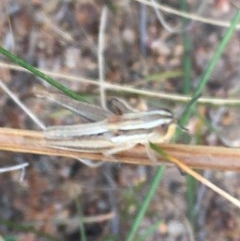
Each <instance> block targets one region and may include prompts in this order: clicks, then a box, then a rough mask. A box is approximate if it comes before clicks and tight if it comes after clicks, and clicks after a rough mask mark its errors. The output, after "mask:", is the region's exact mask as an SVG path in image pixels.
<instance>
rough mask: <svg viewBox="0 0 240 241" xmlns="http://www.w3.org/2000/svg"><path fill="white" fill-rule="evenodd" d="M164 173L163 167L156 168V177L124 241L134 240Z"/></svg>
mask: <svg viewBox="0 0 240 241" xmlns="http://www.w3.org/2000/svg"><path fill="white" fill-rule="evenodd" d="M164 171H165V165H163V166H161V167H159V168H158V170H157V173H156V175H155V176H154V178H153V181H152V184H151V186H150V189H149V191H148V193H147V194H146V197H145V199H144V201H143V204H142V205H140V207H141V208H140V209H139V211H138V214H137V216H136V218H135V220H134V222H133V225H132V228H131V230H130V232H129V234H128V237H127V239H126V241H133V240H134V237H135V235H136V233H137V230H138V228H139V226H140V224H141V222H142V220H143V217H144V215H145V213H146V211H147V209H148V206H149V204H150V202H151V200H152V198H153V196H154V195H155V193H156V191H157V189H158V187H159V183H160V181H161V179H162V177H163V174H164Z"/></svg>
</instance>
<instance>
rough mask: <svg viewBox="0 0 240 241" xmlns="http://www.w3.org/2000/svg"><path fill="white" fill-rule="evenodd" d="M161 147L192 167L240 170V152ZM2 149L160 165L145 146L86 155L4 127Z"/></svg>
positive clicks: (33, 133) (37, 134)
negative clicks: (105, 153) (154, 160)
mask: <svg viewBox="0 0 240 241" xmlns="http://www.w3.org/2000/svg"><path fill="white" fill-rule="evenodd" d="M160 147H161V148H163V150H164V151H165V152H167V153H169V154H171V156H174V157H175V158H178V159H180V160H181V161H183V163H184V164H185V165H187V166H188V167H190V168H197V169H214V170H231V171H240V150H239V149H233V148H226V147H212V146H192V145H179V144H161V145H160ZM0 150H3V151H11V152H21V153H33V154H42V155H50V156H65V157H72V158H82V159H89V160H93V161H109V162H116V161H118V162H121V163H130V164H135V165H156V163H153V162H152V161H151V160H149V158H148V156H147V154H146V149H145V147H144V146H142V145H137V146H135V147H134V148H132V149H130V150H127V151H123V152H121V153H119V154H116V155H114V157H112V156H104V155H103V154H102V153H85V152H78V151H72V150H61V149H53V148H49V147H48V143H47V141H46V140H45V138H44V136H43V134H42V132H40V131H29V130H20V129H9V128H0ZM158 161H159V163H158V164H161V163H162V162H164V161H165V160H164V159H163V158H162V157H159V158H158Z"/></svg>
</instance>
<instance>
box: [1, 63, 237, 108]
mask: <svg viewBox="0 0 240 241" xmlns="http://www.w3.org/2000/svg"><path fill="white" fill-rule="evenodd" d="M0 67H2V68H8V69H13V70H17V71H23V72H29V71H28V70H26V69H24V68H23V67H20V66H17V65H14V64H6V63H3V62H0ZM40 71H42V72H43V73H45V74H47V75H49V76H52V77H56V78H64V79H67V80H69V81H78V82H80V83H86V84H90V85H94V86H99V85H100V84H99V82H98V81H96V80H91V79H87V78H83V77H80V76H73V75H65V74H61V73H60V74H59V73H54V72H52V71H47V70H42V69H40ZM103 86H104V88H105V89H109V90H112V91H123V92H126V93H131V94H139V95H144V96H148V97H152V98H154V97H155V98H159V99H164V100H169V101H177V102H188V101H189V100H191V97H190V96H183V95H177V94H166V93H161V92H154V91H151V90H141V89H137V88H134V87H132V86H128V85H125V86H122V85H117V84H111V83H109V82H104V83H103ZM198 104H209V105H215V106H223V105H228V106H236V105H240V99H221V98H212V97H211V98H208V97H202V98H199V99H198Z"/></svg>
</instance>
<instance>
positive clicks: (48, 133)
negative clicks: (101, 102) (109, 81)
mask: <svg viewBox="0 0 240 241" xmlns="http://www.w3.org/2000/svg"><path fill="white" fill-rule="evenodd" d="M45 98H47V99H49V100H51V101H54V102H56V103H59V104H60V105H62V106H64V107H66V108H68V109H69V110H71V111H73V112H75V113H77V114H79V115H81V116H82V117H84V118H85V119H87V120H88V121H91V122H89V123H84V124H76V125H65V126H50V127H47V128H46V129H45V130H44V136H45V138H46V140H47V144H48V146H50V147H52V148H59V149H66V150H75V151H79V152H91V153H99V152H100V153H103V154H104V155H113V154H116V153H118V152H120V151H124V150H127V149H130V148H132V147H134V146H135V145H137V144H143V145H145V146H147V145H148V143H149V142H150V141H151V142H155V143H163V142H168V141H169V140H170V139H171V137H172V136H173V135H174V132H175V129H176V124H175V121H174V117H173V114H172V112H171V111H169V110H167V109H160V110H153V111H138V110H136V109H134V108H132V107H130V106H129V105H128V104H126V103H125V102H124V101H123V100H119V99H117V98H111V99H110V100H109V101H108V104H107V106H108V110H104V109H102V108H101V107H98V106H95V105H91V104H87V103H82V102H78V101H75V100H72V99H70V98H69V97H66V96H64V95H59V94H53V93H49V94H47V95H45Z"/></svg>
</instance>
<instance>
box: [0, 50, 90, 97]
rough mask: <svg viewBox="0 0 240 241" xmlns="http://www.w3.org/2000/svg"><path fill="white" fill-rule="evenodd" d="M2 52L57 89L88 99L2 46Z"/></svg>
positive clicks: (72, 95)
mask: <svg viewBox="0 0 240 241" xmlns="http://www.w3.org/2000/svg"><path fill="white" fill-rule="evenodd" d="M0 53H2V54H3V55H5V56H6V57H7V58H9V59H10V60H11V61H13V62H14V63H16V64H18V65H20V66H22V67H23V68H25V69H27V70H28V71H30V72H32V73H33V74H35V75H36V76H38V77H40V78H42V79H43V80H45V81H47V82H48V83H49V84H50V85H52V86H54V87H56V88H57V89H59V90H61V91H62V92H63V93H65V94H66V95H68V96H69V97H71V98H73V99H75V100H79V101H86V100H85V99H84V98H83V97H82V96H81V95H79V94H77V93H76V92H74V91H72V90H71V89H69V88H67V87H66V86H64V85H62V84H60V83H59V82H58V81H56V80H55V79H53V78H51V77H50V76H48V75H46V74H44V73H43V72H41V71H40V70H38V69H36V68H35V67H33V66H32V65H30V64H28V63H27V62H25V61H24V60H23V59H20V58H19V57H17V56H16V55H14V54H12V53H11V52H9V51H7V50H6V49H4V48H2V47H1V46H0Z"/></svg>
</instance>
